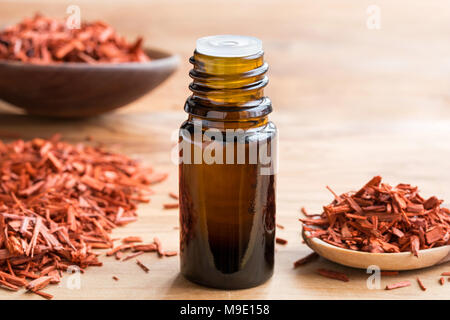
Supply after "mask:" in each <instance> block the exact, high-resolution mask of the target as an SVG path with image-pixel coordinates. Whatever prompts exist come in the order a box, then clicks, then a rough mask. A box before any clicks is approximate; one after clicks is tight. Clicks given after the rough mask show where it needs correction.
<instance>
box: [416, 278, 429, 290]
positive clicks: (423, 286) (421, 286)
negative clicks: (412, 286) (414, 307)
mask: <svg viewBox="0 0 450 320" xmlns="http://www.w3.org/2000/svg"><path fill="white" fill-rule="evenodd" d="M417 283H418V284H419V287H420V289H422V291H426V290H427V288H426V287H425V285H424V284H423V282H422V280H420V279H419V278H417Z"/></svg>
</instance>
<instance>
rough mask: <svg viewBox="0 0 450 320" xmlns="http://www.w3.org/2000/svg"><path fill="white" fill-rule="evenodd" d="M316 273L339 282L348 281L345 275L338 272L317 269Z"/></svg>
mask: <svg viewBox="0 0 450 320" xmlns="http://www.w3.org/2000/svg"><path fill="white" fill-rule="evenodd" d="M317 273H318V274H320V275H321V276H323V277H326V278H330V279H335V280H340V281H344V282H348V281H350V280H349V278H348V277H347V275H346V274H345V273H342V272H338V271H332V270H327V269H317Z"/></svg>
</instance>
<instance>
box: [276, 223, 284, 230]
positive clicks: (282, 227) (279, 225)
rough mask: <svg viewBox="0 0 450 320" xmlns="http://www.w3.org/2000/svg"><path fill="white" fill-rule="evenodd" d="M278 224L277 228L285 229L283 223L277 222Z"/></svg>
mask: <svg viewBox="0 0 450 320" xmlns="http://www.w3.org/2000/svg"><path fill="white" fill-rule="evenodd" d="M276 226H277V228H280V229H284V226H282V225H281V224H278V223H277V224H276Z"/></svg>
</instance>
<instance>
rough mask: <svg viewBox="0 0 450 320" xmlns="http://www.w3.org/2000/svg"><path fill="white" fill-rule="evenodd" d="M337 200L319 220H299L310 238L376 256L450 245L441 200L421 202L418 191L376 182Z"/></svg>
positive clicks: (449, 224)
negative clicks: (377, 254)
mask: <svg viewBox="0 0 450 320" xmlns="http://www.w3.org/2000/svg"><path fill="white" fill-rule="evenodd" d="M328 189H329V190H330V191H331V192H332V193H333V195H334V198H335V199H334V201H333V202H332V203H331V204H329V205H327V206H324V207H323V210H324V211H323V213H322V214H320V215H311V214H308V213H307V212H306V210H304V209H302V211H303V213H304V214H305V215H306V216H308V217H307V218H305V219H300V221H302V222H303V228H304V230H305V231H309V237H317V238H320V239H321V240H323V241H325V242H327V243H330V244H332V245H335V246H338V247H341V248H345V249H351V250H357V251H366V252H373V253H383V252H388V253H389V252H391V253H392V252H404V251H411V252H412V253H413V254H414V255H415V256H418V252H419V250H422V249H428V248H433V247H438V246H443V245H447V244H450V210H449V209H448V208H444V207H441V204H442V200H439V199H438V198H436V197H434V196H433V197H430V198H428V199H424V198H422V197H421V196H420V195H419V193H418V188H417V187H413V186H411V185H409V184H399V185H397V186H396V187H395V188H393V187H391V186H390V185H388V184H385V183H381V177H379V176H376V177H374V178H372V180H370V181H369V182H368V183H367V184H366V185H365V186H364V187H362V188H361V189H360V190H359V191H358V192H349V193H344V194H342V195H337V194H336V193H334V192H333V191H332V190H331V189H330V188H328Z"/></svg>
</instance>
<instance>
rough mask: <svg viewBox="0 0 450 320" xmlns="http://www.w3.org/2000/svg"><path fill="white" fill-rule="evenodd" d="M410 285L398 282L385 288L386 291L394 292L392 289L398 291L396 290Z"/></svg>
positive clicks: (406, 282)
mask: <svg viewBox="0 0 450 320" xmlns="http://www.w3.org/2000/svg"><path fill="white" fill-rule="evenodd" d="M410 285H411V282H409V281H400V282H397V283H393V284H388V285H387V286H386V290H394V289H398V288H404V287H409V286H410Z"/></svg>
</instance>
